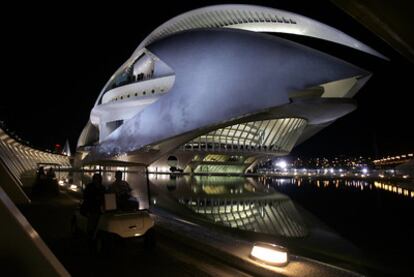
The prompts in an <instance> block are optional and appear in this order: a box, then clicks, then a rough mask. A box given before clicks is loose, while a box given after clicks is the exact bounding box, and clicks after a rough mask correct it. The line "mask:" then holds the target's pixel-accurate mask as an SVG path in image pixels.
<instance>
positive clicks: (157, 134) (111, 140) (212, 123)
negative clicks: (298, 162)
mask: <svg viewBox="0 0 414 277" xmlns="http://www.w3.org/2000/svg"><path fill="white" fill-rule="evenodd" d="M280 33H285V34H293V35H297V36H306V37H312V38H315V39H320V40H325V41H329V42H331V43H336V44H339V45H343V46H346V47H350V48H353V49H356V50H359V51H362V52H365V53H368V54H370V55H374V56H377V57H379V58H385V57H383V56H382V55H381V54H380V53H378V52H376V51H375V50H373V49H371V48H370V47H368V46H367V45H365V44H363V43H361V42H359V41H357V40H356V39H354V38H352V37H350V36H348V35H346V34H345V33H343V32H341V31H339V30H336V29H334V28H332V27H329V26H327V25H325V24H323V23H320V22H317V21H315V20H312V19H310V18H306V17H304V16H301V15H298V14H294V13H291V12H286V11H281V10H277V9H273V8H266V7H259V6H251V5H218V6H209V7H205V8H200V9H196V10H193V11H189V12H186V13H184V14H181V15H179V16H177V17H174V18H172V19H171V20H169V21H167V22H165V23H164V24H162V25H161V26H159V27H158V28H157V29H155V30H154V31H153V32H152V33H151V34H149V36H148V37H146V38H145V39H144V41H142V43H141V44H140V45H139V46H138V48H137V49H136V50H135V52H134V53H133V54H132V56H131V57H130V58H129V59H128V60H127V61H126V62H125V63H124V64H123V65H122V66H121V67H120V68H119V69H118V70H117V71H116V72H115V74H114V75H113V76H112V77H111V78H110V80H109V81H108V82H107V84H106V85H105V87H104V88H103V90H102V92H101V93H100V95H99V97H98V99H97V101H96V103H95V106H94V108H93V109H92V111H91V114H90V120H89V122H88V123H87V125H86V126H85V128H84V130H83V131H82V134H81V136H80V138H79V141H78V151H79V152H80V153H82V155H80V156H81V159H82V162H83V164H86V163H89V162H93V161H101V160H108V159H109V160H119V161H129V162H135V163H140V164H143V165H146V166H148V167H149V169H150V171H152V172H166V171H169V169H170V167H169V166H168V165H167V164H168V162H167V160H168V159H170V160H175V158H177V160H178V165H177V167H178V168H179V169H183V170H184V171H186V172H194V173H213V172H217V173H243V172H246V171H248V170H249V169H250V168H252V166H254V164H255V161H258V160H260V159H262V158H265V157H269V156H280V155H286V154H288V153H289V152H290V151H291V150H292V148H293V147H294V146H295V145H298V144H300V143H302V142H303V141H305V140H306V139H308V138H309V137H311V136H312V135H314V134H315V133H317V132H319V131H320V130H321V129H323V128H325V127H326V126H328V125H329V124H331V123H333V122H334V121H335V120H336V119H338V118H340V117H342V116H344V115H346V114H348V113H350V112H351V111H353V110H354V109H355V108H356V105H355V102H354V100H352V97H353V96H354V95H355V94H356V93H357V92H358V91H359V89H360V88H361V87H362V86H363V85H364V84H365V83H366V82H367V80H368V79H369V78H370V76H371V74H370V72H367V71H365V70H363V69H361V68H359V67H357V66H355V65H352V64H350V63H348V62H346V61H343V60H341V59H338V58H336V57H333V56H330V55H328V54H326V53H322V52H320V51H318V50H315V49H312V48H309V47H307V46H304V45H301V44H299V43H297V42H293V41H291V40H288V39H285V38H281V37H278V34H280Z"/></svg>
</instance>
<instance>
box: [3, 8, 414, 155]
mask: <svg viewBox="0 0 414 277" xmlns="http://www.w3.org/2000/svg"><path fill="white" fill-rule="evenodd" d="M136 2H137V3H139V2H138V1H136ZM237 2H238V3H254V4H258V5H264V6H269V7H274V8H279V9H284V10H287V11H292V12H295V13H298V14H302V15H305V16H308V17H310V18H313V19H316V20H319V21H321V22H324V23H326V24H328V25H331V26H333V27H335V28H337V29H339V30H342V31H344V32H345V33H347V34H349V35H351V36H353V37H355V38H357V39H359V40H361V41H362V42H364V43H366V44H368V45H369V46H371V47H373V48H374V49H376V50H378V51H379V52H381V53H382V54H384V55H386V56H388V57H389V58H390V59H391V61H390V62H384V61H381V60H379V59H377V58H374V57H370V56H368V55H366V54H361V53H357V51H354V50H350V49H347V48H346V49H345V48H344V47H338V46H334V45H332V44H330V43H326V42H321V41H316V40H314V39H303V38H292V39H295V40H296V41H298V42H303V43H306V44H308V45H309V46H311V47H315V48H316V47H318V49H321V50H323V51H327V52H328V53H330V54H333V55H338V56H339V57H342V58H344V59H346V60H348V61H350V62H352V63H354V64H356V65H358V66H361V67H363V68H365V69H368V70H369V71H371V72H373V74H374V75H373V77H372V78H371V80H370V81H369V82H368V83H367V85H366V86H365V87H364V88H363V89H362V90H361V91H360V92H359V93H358V94H357V96H356V100H357V101H358V109H357V110H356V111H355V112H353V113H351V114H349V115H347V116H345V117H344V118H341V119H339V120H338V121H337V122H336V123H334V124H333V125H331V126H330V127H328V128H326V129H325V130H323V131H322V132H320V133H319V134H317V135H316V136H314V137H313V138H311V139H310V140H308V141H307V142H305V143H304V144H302V145H300V146H298V147H297V148H296V149H294V151H293V154H295V155H303V156H326V155H327V156H330V155H336V154H349V155H380V156H381V155H387V154H399V153H404V152H408V151H410V152H412V151H413V150H414V135H413V132H412V129H413V126H414V124H413V119H414V116H413V115H414V113H413V108H414V107H413V101H412V100H411V97H412V94H413V86H412V83H413V78H414V74H413V73H414V66H413V64H410V63H409V62H408V61H407V60H405V59H404V58H403V57H402V56H400V55H399V54H398V53H396V52H395V51H394V50H393V49H392V48H390V47H389V46H388V45H387V44H386V43H384V42H383V41H381V40H380V39H379V38H378V37H376V36H375V35H374V34H372V33H370V32H369V31H368V30H366V29H365V28H364V27H363V26H361V25H359V24H358V23H357V22H356V21H354V20H353V19H352V18H351V17H350V16H348V15H347V14H345V13H344V12H342V11H341V10H340V9H339V8H337V7H335V6H334V5H333V4H331V3H330V2H325V1H319V2H315V1H303V2H301V1H237ZM168 3H169V2H158V1H147V3H145V4H139V5H138V4H136V5H131V4H128V3H122V2H121V1H116V6H113V5H109V4H104V5H96V6H94V7H86V6H85V5H78V6H76V5H74V4H73V3H72V4H71V5H70V6H67V5H64V4H60V5H59V6H57V5H53V4H48V5H47V6H46V5H44V6H41V5H39V4H38V3H36V5H35V6H30V5H26V4H25V5H23V4H22V6H17V7H10V8H9V10H6V12H10V14H9V15H10V16H9V17H7V19H5V18H3V19H2V26H3V29H4V30H3V31H2V33H3V36H5V37H3V40H2V44H3V47H5V50H3V51H2V52H3V59H2V60H3V62H5V64H4V63H3V65H4V66H3V71H4V72H5V73H3V76H6V78H2V81H3V86H2V87H3V89H2V92H1V96H2V100H1V101H0V120H1V121H4V123H5V124H6V125H7V126H8V127H9V129H12V130H14V131H15V133H16V134H18V135H19V136H20V137H21V138H23V139H25V140H28V141H30V142H31V143H32V144H33V145H35V146H38V147H44V148H51V147H52V146H53V145H54V144H55V143H60V144H63V143H64V142H65V140H66V139H67V138H68V139H69V141H70V143H71V147H72V151H73V150H74V148H75V145H76V142H77V139H78V137H79V134H80V132H81V131H82V129H83V127H84V125H85V124H86V122H87V121H88V117H89V112H90V110H91V109H92V107H93V105H94V102H95V100H96V98H97V97H98V94H99V92H100V90H101V89H102V87H103V86H104V85H105V83H106V81H107V80H108V79H109V78H110V76H111V75H112V74H113V73H114V72H115V70H116V69H117V68H118V67H119V66H120V65H121V64H122V63H123V62H124V61H125V60H126V59H127V58H128V57H129V56H130V55H131V54H132V52H133V51H134V50H135V48H136V47H137V46H138V44H139V43H140V42H141V41H142V40H143V39H144V38H145V37H146V36H147V35H148V34H149V33H150V32H151V31H152V30H153V29H155V28H156V27H158V26H159V25H161V24H162V23H163V22H165V21H167V20H168V19H170V18H172V17H174V16H176V15H178V14H180V13H183V12H185V11H188V10H191V9H194V8H198V7H203V6H207V5H211V4H224V3H236V2H229V1H220V2H219V1H191V2H190V3H186V2H181V3H180V4H178V3H177V2H175V1H174V2H171V3H170V4H168ZM161 7H162V10H160V8H161ZM285 37H286V36H285ZM287 37H289V36H287ZM289 38H290V37H289Z"/></svg>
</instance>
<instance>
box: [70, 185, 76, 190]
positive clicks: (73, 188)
mask: <svg viewBox="0 0 414 277" xmlns="http://www.w3.org/2000/svg"><path fill="white" fill-rule="evenodd" d="M70 189H71V190H73V191H78V186H76V185H70Z"/></svg>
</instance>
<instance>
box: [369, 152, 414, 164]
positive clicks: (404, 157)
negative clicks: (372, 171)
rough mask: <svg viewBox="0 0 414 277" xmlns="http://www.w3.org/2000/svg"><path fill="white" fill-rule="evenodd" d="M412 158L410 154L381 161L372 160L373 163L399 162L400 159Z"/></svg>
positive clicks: (412, 155)
mask: <svg viewBox="0 0 414 277" xmlns="http://www.w3.org/2000/svg"><path fill="white" fill-rule="evenodd" d="M413 157H414V154H412V153H410V154H406V155H399V156H394V157H387V158H383V159H379V160H374V163H381V162H386V161H394V160H401V159H407V158H408V159H409V158H413Z"/></svg>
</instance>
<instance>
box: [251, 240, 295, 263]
mask: <svg viewBox="0 0 414 277" xmlns="http://www.w3.org/2000/svg"><path fill="white" fill-rule="evenodd" d="M250 256H251V257H252V258H253V259H255V260H259V261H261V262H263V263H265V264H269V265H275V266H284V265H286V264H287V263H288V262H289V260H288V253H287V249H286V248H284V247H282V246H279V245H275V244H270V243H264V242H260V243H255V244H254V245H253V248H252V251H251V252H250Z"/></svg>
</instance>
